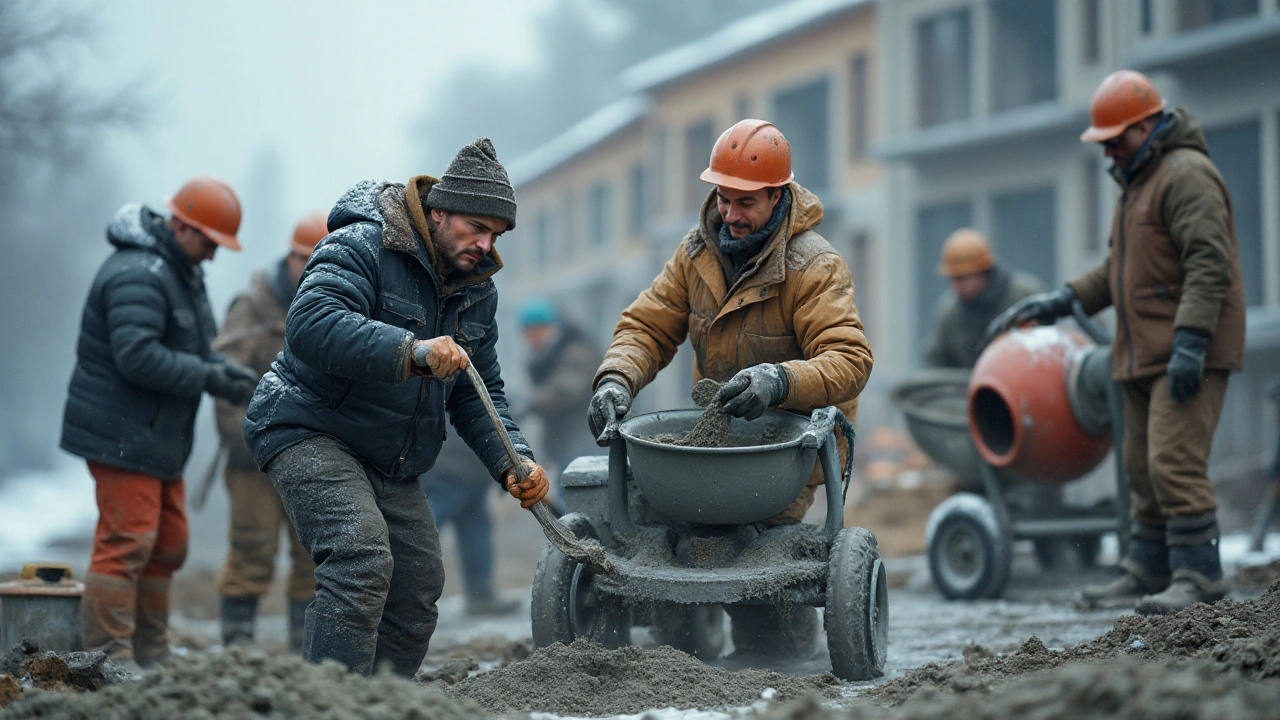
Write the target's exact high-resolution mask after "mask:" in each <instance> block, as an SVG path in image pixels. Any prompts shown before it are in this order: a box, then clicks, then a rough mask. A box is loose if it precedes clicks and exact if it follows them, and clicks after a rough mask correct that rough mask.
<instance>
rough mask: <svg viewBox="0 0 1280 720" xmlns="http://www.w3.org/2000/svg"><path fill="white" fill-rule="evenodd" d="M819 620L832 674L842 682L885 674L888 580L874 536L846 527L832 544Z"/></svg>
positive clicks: (866, 531) (887, 634)
mask: <svg viewBox="0 0 1280 720" xmlns="http://www.w3.org/2000/svg"><path fill="white" fill-rule="evenodd" d="M823 624H824V625H825V626H826V631H827V649H828V651H829V652H830V653H831V672H832V673H834V674H835V676H836V677H838V678H840V679H842V680H870V679H872V678H875V677H878V676H880V675H882V674H883V673H884V662H885V656H886V654H887V651H888V649H889V581H888V577H887V575H886V574H885V569H884V561H883V560H882V559H881V558H880V550H879V548H878V547H877V546H876V536H875V535H872V534H871V532H870V531H868V530H864V529H863V528H856V527H854V528H845V529H844V530H841V531H840V534H839V535H837V536H836V541H835V543H834V544H833V545H832V547H831V561H830V566H829V570H828V574H827V596H826V609H825V610H824V611H823Z"/></svg>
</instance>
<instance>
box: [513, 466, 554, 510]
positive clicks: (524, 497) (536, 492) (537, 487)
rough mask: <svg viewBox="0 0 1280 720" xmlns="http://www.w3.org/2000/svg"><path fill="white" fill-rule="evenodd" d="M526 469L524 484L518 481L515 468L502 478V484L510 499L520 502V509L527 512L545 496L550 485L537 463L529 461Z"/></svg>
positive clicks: (545, 474)
mask: <svg viewBox="0 0 1280 720" xmlns="http://www.w3.org/2000/svg"><path fill="white" fill-rule="evenodd" d="M526 467H528V468H529V477H527V478H525V479H524V482H520V481H519V477H518V476H517V475H516V470H515V468H510V469H508V470H507V472H506V473H505V474H504V475H503V476H502V484H503V485H505V486H506V488H507V492H509V493H511V496H512V497H514V498H515V499H517V500H519V501H520V507H522V508H524V509H526V510H528V509H529V508H531V507H533V506H534V505H535V504H537V503H538V502H540V501H541V500H542V498H544V497H546V496H547V490H549V489H550V488H551V483H550V482H548V481H547V473H546V472H544V471H543V469H542V466H541V465H539V464H538V463H536V462H533V461H529V462H528V463H526Z"/></svg>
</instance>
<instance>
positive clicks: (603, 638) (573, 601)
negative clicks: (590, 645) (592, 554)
mask: <svg viewBox="0 0 1280 720" xmlns="http://www.w3.org/2000/svg"><path fill="white" fill-rule="evenodd" d="M560 520H561V522H563V523H564V524H565V525H567V526H568V527H569V529H570V530H571V531H572V532H573V534H574V535H576V536H577V537H580V538H595V537H596V533H595V529H594V528H592V527H591V523H589V522H588V521H587V519H586V517H584V516H582V515H580V514H578V513H570V514H568V515H565V516H564V517H562V518H560ZM593 578H594V573H593V572H592V571H591V570H589V569H587V568H584V567H583V566H582V565H581V564H579V563H577V562H575V561H573V560H570V559H569V558H567V557H565V556H564V554H563V553H561V552H560V551H559V550H557V549H555V547H554V546H552V545H550V544H548V545H546V546H545V547H543V548H542V555H541V556H540V557H539V558H538V566H537V568H536V569H535V570H534V573H533V588H532V598H531V599H530V606H529V610H530V614H531V615H532V625H533V628H532V629H533V645H534V647H546V646H548V645H553V644H555V643H561V644H564V645H568V644H570V643H572V642H573V641H574V640H576V639H577V638H587V639H591V640H595V641H596V642H599V643H601V644H603V645H605V646H606V647H614V648H616V647H621V646H622V645H626V644H627V641H628V640H629V638H630V631H631V616H630V611H629V609H628V608H626V607H625V606H624V605H622V604H621V603H620V602H618V601H617V600H616V599H614V598H612V597H610V596H606V595H603V594H601V593H599V592H598V591H597V589H596V587H595V583H594V582H593Z"/></svg>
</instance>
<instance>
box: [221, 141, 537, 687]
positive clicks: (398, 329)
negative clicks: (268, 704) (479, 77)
mask: <svg viewBox="0 0 1280 720" xmlns="http://www.w3.org/2000/svg"><path fill="white" fill-rule="evenodd" d="M515 222H516V201H515V192H514V190H512V188H511V182H510V180H508V178H507V171H506V170H505V169H504V168H503V167H502V165H501V163H499V162H498V159H497V153H496V152H495V151H494V149H493V144H492V143H490V142H489V139H488V138H482V139H480V140H477V141H475V142H474V143H472V144H470V145H467V146H465V147H463V148H462V150H461V151H459V152H458V154H457V156H456V157H455V158H454V159H453V162H452V163H450V165H449V168H448V170H447V171H446V172H445V174H444V176H443V177H442V178H441V179H439V180H437V179H436V178H433V177H429V176H426V175H419V176H417V177H414V178H411V179H410V180H409V182H408V183H407V184H406V185H400V184H395V183H386V182H376V181H364V182H361V183H359V184H357V185H356V186H355V187H353V188H351V189H350V190H348V191H347V192H346V193H345V194H344V195H343V196H342V197H341V198H340V199H339V200H338V203H337V205H336V206H334V208H333V210H332V212H330V213H329V230H330V235H329V237H328V238H327V239H326V240H325V242H324V243H323V244H322V245H320V247H318V248H317V249H316V252H315V255H314V256H313V257H312V258H311V261H310V263H309V264H308V265H307V271H306V273H305V274H304V275H303V277H302V284H301V285H300V286H299V288H298V294H297V296H296V297H295V298H294V300H293V304H292V305H290V307H289V317H288V320H287V321H286V323H285V349H284V352H283V353H281V355H280V357H279V359H277V360H276V362H275V363H274V364H273V365H272V366H271V371H270V372H268V373H267V374H266V376H265V377H264V378H263V379H262V382H261V383H260V384H259V386H258V392H257V393H256V394H255V395H254V398H253V401H252V402H251V403H250V404H249V410H248V412H247V413H246V414H245V421H244V430H245V441H246V443H247V445H248V446H249V450H250V452H252V453H253V456H254V460H255V461H256V462H257V463H258V467H260V468H262V469H264V470H265V471H266V472H267V474H268V475H269V476H270V477H271V482H272V484H273V485H275V488H276V491H277V492H278V493H279V494H280V498H281V500H283V501H284V507H285V511H286V512H287V513H288V514H289V519H290V520H292V521H293V526H294V528H296V529H297V531H298V537H299V539H301V541H302V545H303V547H305V548H307V550H308V552H310V553H311V558H312V559H313V560H315V562H316V572H315V577H316V591H315V599H314V600H313V601H312V602H311V605H310V606H309V607H308V608H307V611H306V620H305V640H304V643H303V650H302V654H303V657H304V658H306V659H307V660H310V661H313V662H319V661H321V660H323V659H325V658H332V659H334V660H337V661H339V662H341V663H342V664H344V665H346V667H347V668H348V669H349V670H350V671H352V672H354V673H360V674H364V675H369V674H370V673H372V672H373V670H374V668H375V667H376V666H378V665H382V664H384V663H388V664H390V666H391V668H392V669H393V670H394V671H395V672H396V673H397V674H400V675H404V676H406V677H412V676H413V675H414V673H415V672H417V670H418V667H419V666H420V665H421V664H422V658H423V656H425V655H426V652H427V645H428V643H429V642H430V640H431V634H432V633H433V632H434V631H435V626H436V617H437V611H436V601H437V600H438V599H439V598H440V592H441V589H442V588H443V586H444V566H443V564H442V563H441V561H440V539H439V536H438V535H437V532H436V527H435V523H434V521H433V520H432V517H431V509H430V506H429V505H428V502H427V496H426V494H425V493H424V492H423V491H422V487H421V485H419V483H418V476H419V475H421V474H422V473H424V472H426V471H428V470H430V469H431V466H432V464H433V463H434V462H435V459H436V455H437V453H439V452H440V445H441V443H442V442H443V441H444V431H445V427H444V424H445V422H446V421H451V422H452V423H453V426H454V429H455V430H456V431H457V434H458V436H459V437H460V438H461V439H462V441H463V442H465V443H466V444H467V445H468V446H469V447H470V448H471V449H472V450H473V451H474V452H475V453H476V455H478V456H479V457H480V460H481V462H483V463H484V466H485V469H486V470H488V472H489V475H490V477H492V478H494V479H496V480H497V481H498V482H501V483H502V484H503V486H504V487H505V488H506V489H507V490H508V491H509V492H510V493H511V494H512V495H513V496H515V497H516V498H517V499H519V500H520V502H521V505H523V506H525V507H530V506H532V505H533V504H534V503H536V502H538V501H540V500H541V499H542V498H543V497H544V496H545V495H546V492H547V478H546V474H545V473H544V472H543V471H542V468H540V467H538V465H537V464H536V463H535V462H534V461H533V452H532V451H531V450H530V449H529V445H528V443H527V442H526V441H525V439H524V436H523V435H522V434H521V433H520V431H519V428H518V427H517V426H516V424H515V422H514V421H512V420H511V417H510V413H509V411H508V410H507V401H506V397H505V395H504V393H503V383H502V377H501V374H500V370H499V368H498V357H497V350H496V347H495V345H496V341H497V337H498V334H497V324H496V322H495V320H494V315H495V313H496V311H497V306H498V294H497V289H496V288H495V286H494V284H493V275H494V274H495V273H497V272H498V270H499V269H500V268H501V267H502V260H501V259H500V258H499V256H498V253H497V252H496V251H495V250H494V243H495V242H496V241H497V239H498V236H500V235H501V234H502V233H504V232H506V231H507V230H510V229H511V228H512V227H514V226H515ZM468 362H474V363H475V369H476V370H477V371H478V372H479V374H480V376H481V377H482V378H483V380H484V383H485V385H486V386H487V388H488V391H489V392H490V393H491V394H492V396H493V402H494V403H495V405H496V406H497V409H498V412H499V413H500V414H501V416H502V421H503V425H504V426H505V429H506V430H507V432H509V433H510V435H511V440H512V442H513V444H514V445H515V447H516V449H517V451H518V452H519V453H520V454H521V456H522V457H523V463H522V465H523V466H524V467H525V468H527V469H528V471H529V474H528V477H527V478H526V480H524V481H517V475H516V471H515V468H514V466H513V464H512V462H511V461H510V460H509V459H508V458H507V456H506V454H505V453H504V451H503V445H502V443H501V442H500V441H499V438H498V436H497V431H496V430H495V429H494V427H493V425H492V424H491V422H490V420H489V417H488V415H487V414H486V413H485V409H484V406H483V404H482V400H481V397H480V395H479V394H478V393H477V389H476V388H475V387H473V386H472V385H471V382H470V380H468V379H467V378H461V379H459V378H458V377H456V376H457V374H458V373H459V372H460V371H462V370H464V369H465V368H466V366H467V364H468ZM446 415H447V416H448V417H446Z"/></svg>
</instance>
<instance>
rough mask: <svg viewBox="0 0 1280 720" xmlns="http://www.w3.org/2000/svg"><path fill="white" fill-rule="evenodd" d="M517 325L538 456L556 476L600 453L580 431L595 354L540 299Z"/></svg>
mask: <svg viewBox="0 0 1280 720" xmlns="http://www.w3.org/2000/svg"><path fill="white" fill-rule="evenodd" d="M519 321H520V330H521V332H523V334H524V340H525V343H526V344H528V346H529V351H530V352H529V364H528V369H529V379H530V380H532V382H533V396H532V399H531V401H530V403H529V409H530V411H531V412H533V414H534V415H536V416H538V418H539V419H540V420H541V421H542V450H543V454H544V455H545V456H546V458H547V459H548V460H549V461H550V464H551V466H552V467H554V472H555V473H557V474H558V473H560V472H562V471H563V470H564V469H565V467H566V466H568V464H569V463H570V462H571V461H572V460H573V459H574V458H575V457H578V456H579V455H599V454H600V448H599V446H597V445H596V444H595V438H594V437H592V436H591V435H590V434H589V433H588V432H587V431H586V428H584V427H582V407H583V406H584V405H586V404H587V403H589V402H590V400H591V377H592V375H593V374H594V373H595V371H596V368H597V367H599V366H600V359H601V355H600V351H599V350H598V349H597V348H596V346H595V344H594V343H592V342H591V339H590V338H588V337H587V334H586V332H585V331H583V330H582V329H581V328H579V327H578V326H577V325H574V324H573V323H571V322H568V321H567V320H564V319H563V318H561V317H560V313H559V312H557V311H556V308H555V306H554V305H552V304H551V303H550V302H549V301H547V300H544V299H542V298H533V299H531V300H529V301H527V302H526V303H525V304H524V306H523V307H521V308H520V317H519Z"/></svg>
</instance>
